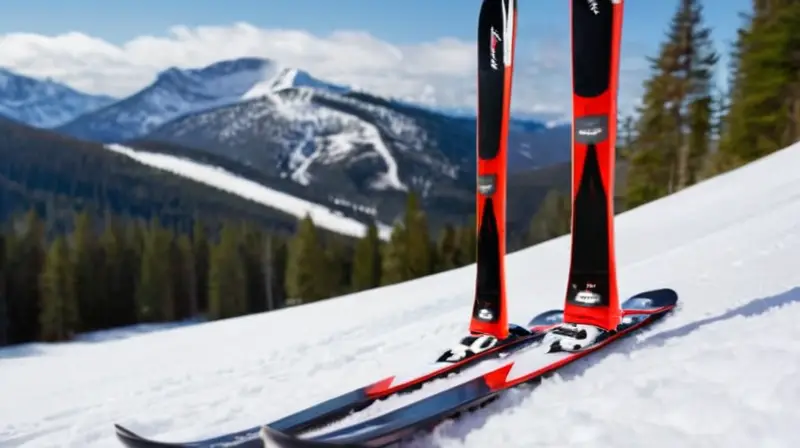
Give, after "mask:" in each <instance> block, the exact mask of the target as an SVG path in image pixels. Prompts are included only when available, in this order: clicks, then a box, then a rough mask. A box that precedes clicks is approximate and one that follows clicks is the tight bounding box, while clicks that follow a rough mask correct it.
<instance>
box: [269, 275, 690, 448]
mask: <svg viewBox="0 0 800 448" xmlns="http://www.w3.org/2000/svg"><path fill="white" fill-rule="evenodd" d="M677 303H678V295H677V293H676V292H675V291H674V290H672V289H659V290H654V291H647V292H644V293H641V294H637V295H636V296H634V297H632V298H630V299H628V300H627V301H626V302H625V303H623V305H622V308H623V319H622V322H621V323H620V325H619V326H618V327H617V329H616V331H613V332H608V333H607V334H606V335H605V336H604V337H603V338H602V339H600V340H598V341H597V342H596V343H595V344H594V345H591V346H588V347H586V348H585V349H583V350H580V351H577V352H565V351H562V352H552V351H550V350H551V347H550V346H549V345H547V344H542V346H541V347H536V346H532V347H530V348H529V349H527V350H520V351H519V352H517V353H516V354H514V355H511V356H510V357H509V358H508V361H507V362H506V363H505V364H502V365H501V366H500V367H498V368H497V369H495V370H492V371H491V372H489V373H485V374H482V375H479V376H477V377H474V378H471V379H468V380H466V381H465V382H462V383H460V384H458V385H456V386H453V387H451V388H449V389H446V390H444V391H441V392H439V393H437V394H435V395H431V396H428V397H425V398H423V399H421V400H418V401H415V402H413V403H410V404H408V405H406V406H404V407H401V408H398V409H395V410H393V411H390V412H388V413H385V414H382V415H379V416H377V417H374V418H371V419H368V420H366V421H361V422H358V423H355V424H353V425H350V426H347V427H344V428H338V429H335V430H332V431H329V432H327V433H324V434H320V435H315V436H313V437H307V438H304V437H302V436H300V435H298V434H296V433H295V434H290V433H286V432H283V431H281V430H280V429H278V428H274V427H272V428H270V427H265V428H263V429H262V431H261V437H262V439H263V440H264V446H267V447H272V448H304V447H308V448H313V447H317V448H319V447H340V446H348V447H382V446H386V445H390V444H394V443H399V442H401V441H403V440H405V439H407V438H410V437H412V436H413V435H416V434H418V433H420V432H424V431H427V430H431V429H433V428H434V427H436V426H437V425H438V424H440V423H441V422H443V421H444V420H447V419H450V418H454V417H456V416H457V415H459V414H461V413H463V412H468V411H472V410H474V409H476V408H478V407H481V406H483V405H486V404H488V403H489V402H490V401H493V400H494V399H496V398H498V397H499V396H500V395H501V394H502V393H503V392H506V391H508V390H510V389H513V388H515V387H518V386H522V385H536V384H538V383H540V382H541V381H542V380H543V379H544V378H546V377H549V376H550V375H552V374H553V373H555V372H556V371H558V370H559V369H560V368H561V367H564V366H566V365H569V364H571V363H572V362H574V361H576V360H578V359H581V358H583V357H585V356H587V355H589V354H590V353H593V352H595V351H598V350H601V349H603V348H606V347H608V346H610V345H611V344H613V343H614V342H616V341H618V340H621V339H623V338H625V337H627V336H630V335H631V334H634V333H636V332H637V331H639V330H642V329H644V328H647V327H649V326H650V325H652V324H653V323H655V322H657V321H659V320H661V319H662V318H664V317H665V316H667V315H668V314H669V313H670V312H671V311H672V310H673V309H674V308H675V307H676V306H677ZM547 336H552V335H547ZM547 336H545V337H547ZM512 368H514V369H515V371H514V372H513V373H512ZM512 375H513V376H512Z"/></svg>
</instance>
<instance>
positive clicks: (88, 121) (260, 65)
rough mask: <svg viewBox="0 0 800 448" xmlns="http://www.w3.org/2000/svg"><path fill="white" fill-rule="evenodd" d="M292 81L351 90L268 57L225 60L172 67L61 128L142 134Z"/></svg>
mask: <svg viewBox="0 0 800 448" xmlns="http://www.w3.org/2000/svg"><path fill="white" fill-rule="evenodd" d="M291 86H308V87H313V88H317V89H330V90H332V91H345V90H346V88H345V87H341V86H336V85H333V84H327V83H325V82H323V81H320V80H317V79H316V78H314V77H312V76H311V75H309V74H308V73H305V72H302V71H299V70H295V69H290V68H284V67H281V66H280V65H279V64H277V63H275V62H273V61H270V60H267V59H258V58H241V59H233V60H225V61H220V62H217V63H215V64H212V65H209V66H207V67H203V68H197V69H178V68H174V67H173V68H170V69H167V70H164V71H162V72H161V73H159V74H158V76H157V78H156V80H155V81H154V82H153V83H152V84H150V85H148V86H147V87H145V88H144V89H142V90H140V91H138V92H136V93H135V94H133V95H131V96H129V97H127V98H123V99H121V100H119V101H117V102H115V103H113V104H109V105H108V106H106V107H104V108H102V109H99V110H96V111H93V112H91V113H88V114H85V115H82V116H80V117H77V118H76V119H74V120H72V121H70V122H68V123H65V124H63V125H62V126H59V127H58V128H57V130H58V131H59V132H61V133H64V134H67V135H71V136H74V137H78V138H81V139H86V140H95V141H101V142H119V141H122V140H128V139H131V138H136V137H140V136H142V135H144V134H146V133H147V132H149V131H150V130H152V129H154V128H156V127H157V126H159V125H161V124H163V123H166V122H168V121H170V120H172V119H174V118H176V117H179V116H181V115H183V114H188V113H194V112H198V111H202V110H205V109H209V108H213V107H219V106H224V105H227V104H231V103H235V102H238V101H241V100H243V99H247V98H251V97H257V96H259V95H262V94H263V93H265V92H271V91H273V90H279V89H282V88H286V87H291Z"/></svg>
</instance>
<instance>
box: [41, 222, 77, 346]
mask: <svg viewBox="0 0 800 448" xmlns="http://www.w3.org/2000/svg"><path fill="white" fill-rule="evenodd" d="M73 266H74V265H73V263H72V262H71V261H70V254H69V247H68V246H67V243H66V241H65V240H64V237H63V236H59V237H57V238H56V239H55V241H53V243H52V245H51V246H50V250H49V251H48V253H47V258H46V260H45V263H44V270H43V271H42V273H41V276H40V278H39V285H40V288H41V298H42V303H41V314H40V317H39V325H40V331H41V334H40V337H41V339H42V340H45V341H63V340H67V339H70V338H72V336H73V335H74V334H75V333H76V332H77V331H78V327H79V325H80V321H79V310H78V299H77V298H76V296H75V294H76V291H77V288H76V281H75V274H76V273H75V270H74V268H73Z"/></svg>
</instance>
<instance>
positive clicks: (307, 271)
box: [286, 215, 327, 302]
mask: <svg viewBox="0 0 800 448" xmlns="http://www.w3.org/2000/svg"><path fill="white" fill-rule="evenodd" d="M288 257H289V258H288V260H287V266H286V294H287V296H288V297H289V298H291V299H292V300H297V301H300V302H311V301H315V300H319V299H322V298H324V297H326V296H327V294H326V292H325V291H324V286H323V285H324V281H323V276H322V270H323V268H324V267H325V252H324V250H323V248H322V245H321V244H320V241H319V236H318V234H317V228H316V226H315V225H314V221H312V220H311V217H310V216H308V215H306V217H305V218H303V219H302V220H301V221H300V225H299V226H298V228H297V232H296V233H295V235H294V237H293V238H292V240H291V242H290V244H289V253H288Z"/></svg>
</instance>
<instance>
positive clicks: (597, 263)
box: [564, 0, 623, 330]
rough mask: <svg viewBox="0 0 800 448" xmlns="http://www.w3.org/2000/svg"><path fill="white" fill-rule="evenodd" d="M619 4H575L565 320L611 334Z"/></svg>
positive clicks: (615, 320) (615, 317)
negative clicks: (569, 220)
mask: <svg viewBox="0 0 800 448" xmlns="http://www.w3.org/2000/svg"><path fill="white" fill-rule="evenodd" d="M622 12H623V2H622V0H572V2H571V8H570V17H571V22H572V25H571V35H572V37H571V40H572V130H573V136H572V248H571V251H572V252H571V260H570V270H569V278H568V281H567V294H566V300H565V302H566V303H565V306H564V321H565V322H568V323H572V324H584V325H592V326H594V327H599V328H602V329H604V330H613V329H614V328H616V327H617V325H618V324H619V320H620V305H619V296H618V292H617V273H616V260H615V252H614V160H615V142H616V129H617V119H616V117H617V84H618V73H619V55H620V38H621V34H622Z"/></svg>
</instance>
